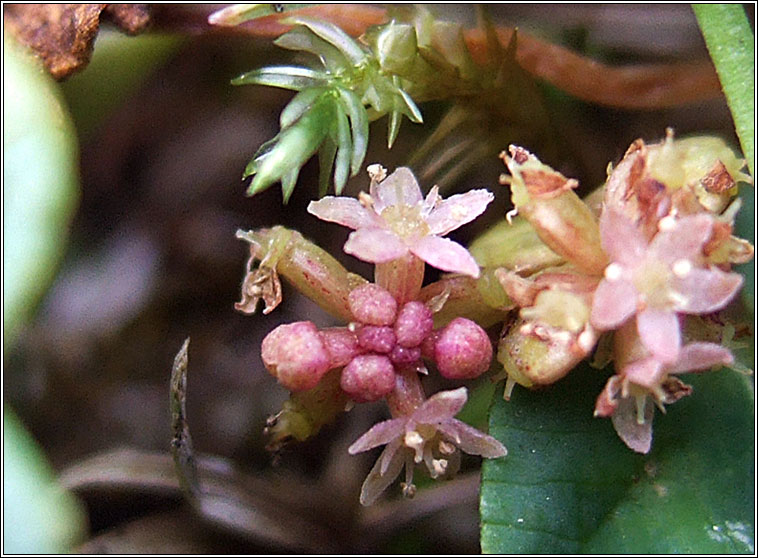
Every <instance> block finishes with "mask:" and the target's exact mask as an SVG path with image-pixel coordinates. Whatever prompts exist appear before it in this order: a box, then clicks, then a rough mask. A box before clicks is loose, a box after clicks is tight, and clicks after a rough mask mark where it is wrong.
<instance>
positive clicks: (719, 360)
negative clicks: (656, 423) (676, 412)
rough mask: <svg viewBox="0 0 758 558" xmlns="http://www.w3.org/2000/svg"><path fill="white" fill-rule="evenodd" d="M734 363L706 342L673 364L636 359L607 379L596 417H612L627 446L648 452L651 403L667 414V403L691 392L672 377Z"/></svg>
mask: <svg viewBox="0 0 758 558" xmlns="http://www.w3.org/2000/svg"><path fill="white" fill-rule="evenodd" d="M733 361H734V357H733V356H732V353H731V352H730V351H729V350H728V349H726V348H724V347H722V346H721V345H718V344H716V343H705V342H694V343H688V344H687V345H684V346H683V347H682V348H681V350H680V351H679V356H678V357H677V359H676V360H675V361H674V362H672V363H664V362H661V361H660V360H658V359H657V358H656V357H655V356H647V357H643V358H641V359H638V360H635V361H633V362H630V363H628V364H627V365H625V366H624V367H623V368H622V370H621V372H620V374H617V375H615V376H612V377H611V378H610V379H609V380H608V382H607V383H606V385H605V389H603V391H602V392H601V393H600V396H599V397H598V399H597V402H596V404H595V416H603V417H607V416H611V420H612V421H613V427H614V428H615V429H616V432H617V433H618V435H619V437H620V438H621V439H622V440H623V441H624V443H625V444H626V445H627V446H629V447H630V448H631V449H633V450H634V451H636V452H639V453H647V452H649V451H650V446H651V444H652V441H653V406H652V402H655V403H656V404H657V405H658V406H659V407H660V408H661V410H664V411H665V409H664V408H663V404H664V403H668V404H670V403H674V402H675V401H677V400H678V399H680V398H682V397H684V396H686V395H689V394H690V392H691V391H692V388H691V387H690V386H688V385H686V384H685V383H683V382H682V381H681V380H679V379H678V378H673V377H671V376H670V374H680V373H683V372H696V371H704V370H708V369H710V368H713V367H714V366H723V365H727V364H731V363H732V362H733ZM651 397H652V401H651Z"/></svg>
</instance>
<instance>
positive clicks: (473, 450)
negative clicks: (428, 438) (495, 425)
mask: <svg viewBox="0 0 758 558" xmlns="http://www.w3.org/2000/svg"><path fill="white" fill-rule="evenodd" d="M437 430H439V431H440V432H441V433H442V434H444V435H445V436H447V437H448V438H449V439H450V441H452V442H453V443H454V444H455V445H456V446H458V447H459V448H460V449H461V450H462V451H464V452H466V453H468V454H469V455H481V456H482V457H488V458H495V457H503V456H504V455H507V454H508V450H507V449H506V448H505V446H504V445H503V444H501V443H500V442H499V441H498V440H497V439H495V438H493V437H492V436H489V435H487V434H484V433H483V432H480V431H479V430H477V429H476V428H473V427H471V426H469V425H468V424H466V423H465V422H461V421H459V420H456V419H452V420H449V421H447V422H445V423H443V424H440V425H439V426H438V427H437Z"/></svg>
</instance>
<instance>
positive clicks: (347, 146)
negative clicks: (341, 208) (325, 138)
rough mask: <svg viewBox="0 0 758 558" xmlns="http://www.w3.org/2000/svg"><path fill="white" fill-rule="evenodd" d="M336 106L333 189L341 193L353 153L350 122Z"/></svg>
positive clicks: (338, 193)
mask: <svg viewBox="0 0 758 558" xmlns="http://www.w3.org/2000/svg"><path fill="white" fill-rule="evenodd" d="M340 108H341V107H337V110H336V111H335V112H336V113H337V157H336V159H335V160H334V191H335V192H336V193H337V195H340V194H341V193H342V190H343V189H344V188H345V184H346V183H347V176H348V174H349V172H350V156H351V155H352V153H353V141H352V140H351V139H350V124H349V123H348V121H347V115H346V114H345V113H344V111H342V110H340Z"/></svg>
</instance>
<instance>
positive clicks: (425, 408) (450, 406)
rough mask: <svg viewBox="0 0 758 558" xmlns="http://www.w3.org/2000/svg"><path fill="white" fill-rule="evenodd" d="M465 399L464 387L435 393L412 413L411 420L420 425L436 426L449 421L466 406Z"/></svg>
mask: <svg viewBox="0 0 758 558" xmlns="http://www.w3.org/2000/svg"><path fill="white" fill-rule="evenodd" d="M466 398H467V395H466V388H465V387H460V388H458V389H453V390H448V391H440V392H439V393H435V394H434V395H432V396H431V397H430V398H429V399H427V400H426V401H424V402H423V403H422V404H421V405H420V406H419V408H418V409H416V410H415V411H414V412H413V420H414V421H415V422H418V423H420V424H437V423H440V422H443V421H445V420H448V419H451V418H453V417H454V416H455V415H457V414H458V412H459V411H460V410H461V409H462V408H463V405H465V404H466Z"/></svg>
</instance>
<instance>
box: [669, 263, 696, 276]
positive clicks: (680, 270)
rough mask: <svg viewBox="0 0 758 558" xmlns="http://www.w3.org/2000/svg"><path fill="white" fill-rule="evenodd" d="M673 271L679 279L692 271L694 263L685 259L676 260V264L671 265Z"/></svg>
mask: <svg viewBox="0 0 758 558" xmlns="http://www.w3.org/2000/svg"><path fill="white" fill-rule="evenodd" d="M671 271H673V272H674V275H676V276H677V277H679V279H684V278H685V277H687V276H688V275H689V274H690V272H691V271H692V263H691V262H690V261H689V260H685V259H681V260H676V261H675V262H674V265H672V266H671Z"/></svg>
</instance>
